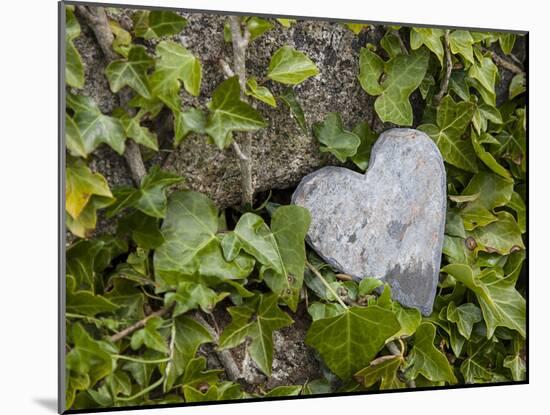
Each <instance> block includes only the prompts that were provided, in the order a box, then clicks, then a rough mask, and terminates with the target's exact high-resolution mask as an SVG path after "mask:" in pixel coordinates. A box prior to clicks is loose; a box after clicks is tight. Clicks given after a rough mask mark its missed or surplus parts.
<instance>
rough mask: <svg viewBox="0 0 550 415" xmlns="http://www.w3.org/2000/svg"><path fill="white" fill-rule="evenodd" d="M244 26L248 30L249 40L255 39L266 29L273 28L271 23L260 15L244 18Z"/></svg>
mask: <svg viewBox="0 0 550 415" xmlns="http://www.w3.org/2000/svg"><path fill="white" fill-rule="evenodd" d="M246 27H247V28H248V31H249V32H250V41H251V42H252V41H253V40H254V39H257V38H258V37H260V36H261V35H263V34H264V33H265V32H267V31H268V30H271V29H272V28H273V23H271V22H270V21H269V20H266V19H262V18H261V17H256V16H252V17H249V18H248V19H247V20H246Z"/></svg>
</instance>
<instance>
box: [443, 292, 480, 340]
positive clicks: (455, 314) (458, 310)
mask: <svg viewBox="0 0 550 415" xmlns="http://www.w3.org/2000/svg"><path fill="white" fill-rule="evenodd" d="M447 320H449V321H450V322H451V323H455V324H456V325H457V327H458V331H459V332H460V334H462V336H464V338H466V339H467V340H469V339H470V335H471V334H472V329H473V328H474V324H475V323H478V322H480V321H481V320H482V317H481V310H480V309H479V308H478V307H477V306H476V305H475V304H472V303H465V304H461V305H459V306H458V307H457V306H456V305H455V303H454V302H453V301H451V302H450V303H449V305H448V306H447Z"/></svg>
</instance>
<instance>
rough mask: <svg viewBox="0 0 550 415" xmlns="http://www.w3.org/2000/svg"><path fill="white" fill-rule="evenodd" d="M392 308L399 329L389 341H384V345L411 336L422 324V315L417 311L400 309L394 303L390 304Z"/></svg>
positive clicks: (414, 309)
mask: <svg viewBox="0 0 550 415" xmlns="http://www.w3.org/2000/svg"><path fill="white" fill-rule="evenodd" d="M386 287H387V286H386ZM388 293H389V290H388ZM392 308H393V311H394V313H395V317H397V321H399V325H400V326H401V329H399V331H398V332H397V333H395V334H394V335H393V336H392V337H391V338H390V339H388V340H386V343H388V341H391V340H394V339H398V338H401V337H410V336H412V335H413V334H414V333H415V332H416V330H417V329H418V327H419V326H420V324H421V323H422V315H421V314H420V311H418V309H416V308H406V307H402V306H401V305H399V303H396V302H394V303H393V304H392Z"/></svg>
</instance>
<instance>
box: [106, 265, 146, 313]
mask: <svg viewBox="0 0 550 415" xmlns="http://www.w3.org/2000/svg"><path fill="white" fill-rule="evenodd" d="M119 272H120V274H118V273H119ZM117 275H121V277H120V278H119V277H117ZM122 275H124V271H122V270H121V271H118V269H117V274H115V276H111V277H110V280H109V281H110V282H109V283H110V284H112V289H110V290H109V291H108V292H107V293H105V298H107V299H108V300H109V301H110V302H112V303H114V304H116V305H117V306H118V307H117V309H116V311H115V312H114V316H115V317H116V318H117V319H129V320H135V321H138V320H141V319H142V318H144V317H145V313H144V311H143V304H144V301H145V295H144V294H143V291H141V289H140V287H139V286H138V285H137V284H136V283H135V282H134V281H131V280H127V279H125V278H124V277H122Z"/></svg>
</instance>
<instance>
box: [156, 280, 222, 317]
mask: <svg viewBox="0 0 550 415" xmlns="http://www.w3.org/2000/svg"><path fill="white" fill-rule="evenodd" d="M227 295H228V293H217V292H216V291H214V290H212V289H211V288H208V287H207V286H205V285H204V284H201V283H196V282H192V281H182V282H180V283H179V284H178V288H177V290H176V292H170V293H167V294H166V295H165V297H164V302H165V305H167V306H168V305H170V304H173V303H176V306H175V307H174V311H173V313H172V315H173V316H179V315H181V314H185V313H187V312H188V311H189V310H194V309H197V308H198V307H200V308H201V309H202V310H203V311H204V312H206V313H211V312H212V311H213V309H214V307H215V305H216V304H217V303H218V302H219V301H221V300H223V299H224V298H225V297H226V296H227Z"/></svg>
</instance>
